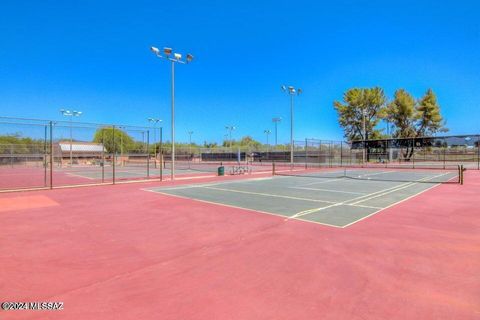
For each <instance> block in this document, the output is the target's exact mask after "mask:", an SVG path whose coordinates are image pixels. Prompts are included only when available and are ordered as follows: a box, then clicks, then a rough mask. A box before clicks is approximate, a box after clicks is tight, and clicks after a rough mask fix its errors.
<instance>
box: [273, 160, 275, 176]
mask: <svg viewBox="0 0 480 320" xmlns="http://www.w3.org/2000/svg"><path fill="white" fill-rule="evenodd" d="M274 175H275V160H274V161H273V163H272V176H274Z"/></svg>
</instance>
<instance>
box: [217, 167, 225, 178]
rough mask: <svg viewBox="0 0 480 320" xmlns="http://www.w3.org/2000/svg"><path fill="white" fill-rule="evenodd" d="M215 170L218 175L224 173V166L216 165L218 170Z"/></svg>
mask: <svg viewBox="0 0 480 320" xmlns="http://www.w3.org/2000/svg"><path fill="white" fill-rule="evenodd" d="M217 171H218V175H219V176H223V175H225V167H224V166H220V167H218V170H217Z"/></svg>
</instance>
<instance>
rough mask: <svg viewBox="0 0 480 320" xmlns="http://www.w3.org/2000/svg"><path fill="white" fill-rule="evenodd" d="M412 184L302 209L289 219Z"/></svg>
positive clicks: (408, 183)
mask: <svg viewBox="0 0 480 320" xmlns="http://www.w3.org/2000/svg"><path fill="white" fill-rule="evenodd" d="M410 184H412V182H407V183H403V184H400V185H398V186H394V187H390V188H387V189H382V190H379V191H375V192H372V193H369V194H366V195H363V196H359V197H355V198H353V199H349V200H345V201H343V202H337V203H335V204H332V205H330V206H326V207H321V208H316V209H310V210H305V211H300V212H297V213H296V214H294V215H293V216H291V217H289V219H293V218H296V217H300V216H304V215H307V214H310V213H313V212H317V211H321V210H325V209H328V208H331V207H336V206H341V205H345V204H348V203H349V202H351V201H354V200H358V199H362V198H366V197H370V196H373V195H376V194H378V193H384V192H386V191H389V190H392V191H395V190H396V189H398V188H400V187H404V186H408V185H410Z"/></svg>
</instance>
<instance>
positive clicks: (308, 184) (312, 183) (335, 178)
mask: <svg viewBox="0 0 480 320" xmlns="http://www.w3.org/2000/svg"><path fill="white" fill-rule="evenodd" d="M392 172H395V171H381V172H375V173H366V174H362V175H360V177H369V176H374V175H377V174H385V173H392ZM328 173H342V174H345V171H328ZM293 177H295V176H293ZM300 177H301V178H303V177H305V178H312V179H316V178H318V177H316V176H311V177H308V176H300ZM346 178H347V176H341V177H332V178H331V179H330V178H327V179H328V180H323V181H315V182H310V183H304V184H300V185H299V186H300V187H304V186H311V185H314V184H321V183H327V182H332V181H338V180H341V179H346Z"/></svg>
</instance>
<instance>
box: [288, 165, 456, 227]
mask: <svg viewBox="0 0 480 320" xmlns="http://www.w3.org/2000/svg"><path fill="white" fill-rule="evenodd" d="M446 174H448V173H443V174H439V175H436V176H433V177H425V178H422V179H419V180H418V181H417V182H408V183H405V184H402V185H399V186H397V187H392V188H389V189H391V190H389V189H385V190H382V191H383V192H381V193H379V191H377V192H374V193H372V194H370V195H367V196H363V197H357V198H353V199H350V200H347V201H344V202H343V203H339V204H337V205H330V206H326V207H322V208H318V209H317V210H314V209H312V210H307V211H304V212H299V213H297V214H295V215H293V216H292V217H291V218H297V217H300V216H304V215H307V214H311V213H314V212H318V211H322V210H325V209H328V208H331V207H335V206H339V205H342V204H343V205H353V206H355V205H358V203H361V202H364V201H367V200H371V199H374V198H378V197H381V196H384V195H386V194H389V193H392V192H395V191H398V190H402V189H405V188H408V187H411V186H414V185H416V184H418V183H420V182H424V181H428V180H432V179H435V178H438V177H441V176H444V175H446ZM437 185H438V184H437ZM428 189H431V188H428ZM428 189H427V190H428ZM375 193H379V194H376V195H374V194H375ZM361 198H365V199H362V200H359V201H356V202H353V203H349V202H351V201H353V200H357V199H361ZM409 198H410V197H409ZM409 198H407V199H409ZM388 207H390V206H387V207H386V208H388ZM381 210H383V209H380V210H379V211H381ZM379 211H377V212H379ZM291 218H290V219H291Z"/></svg>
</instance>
